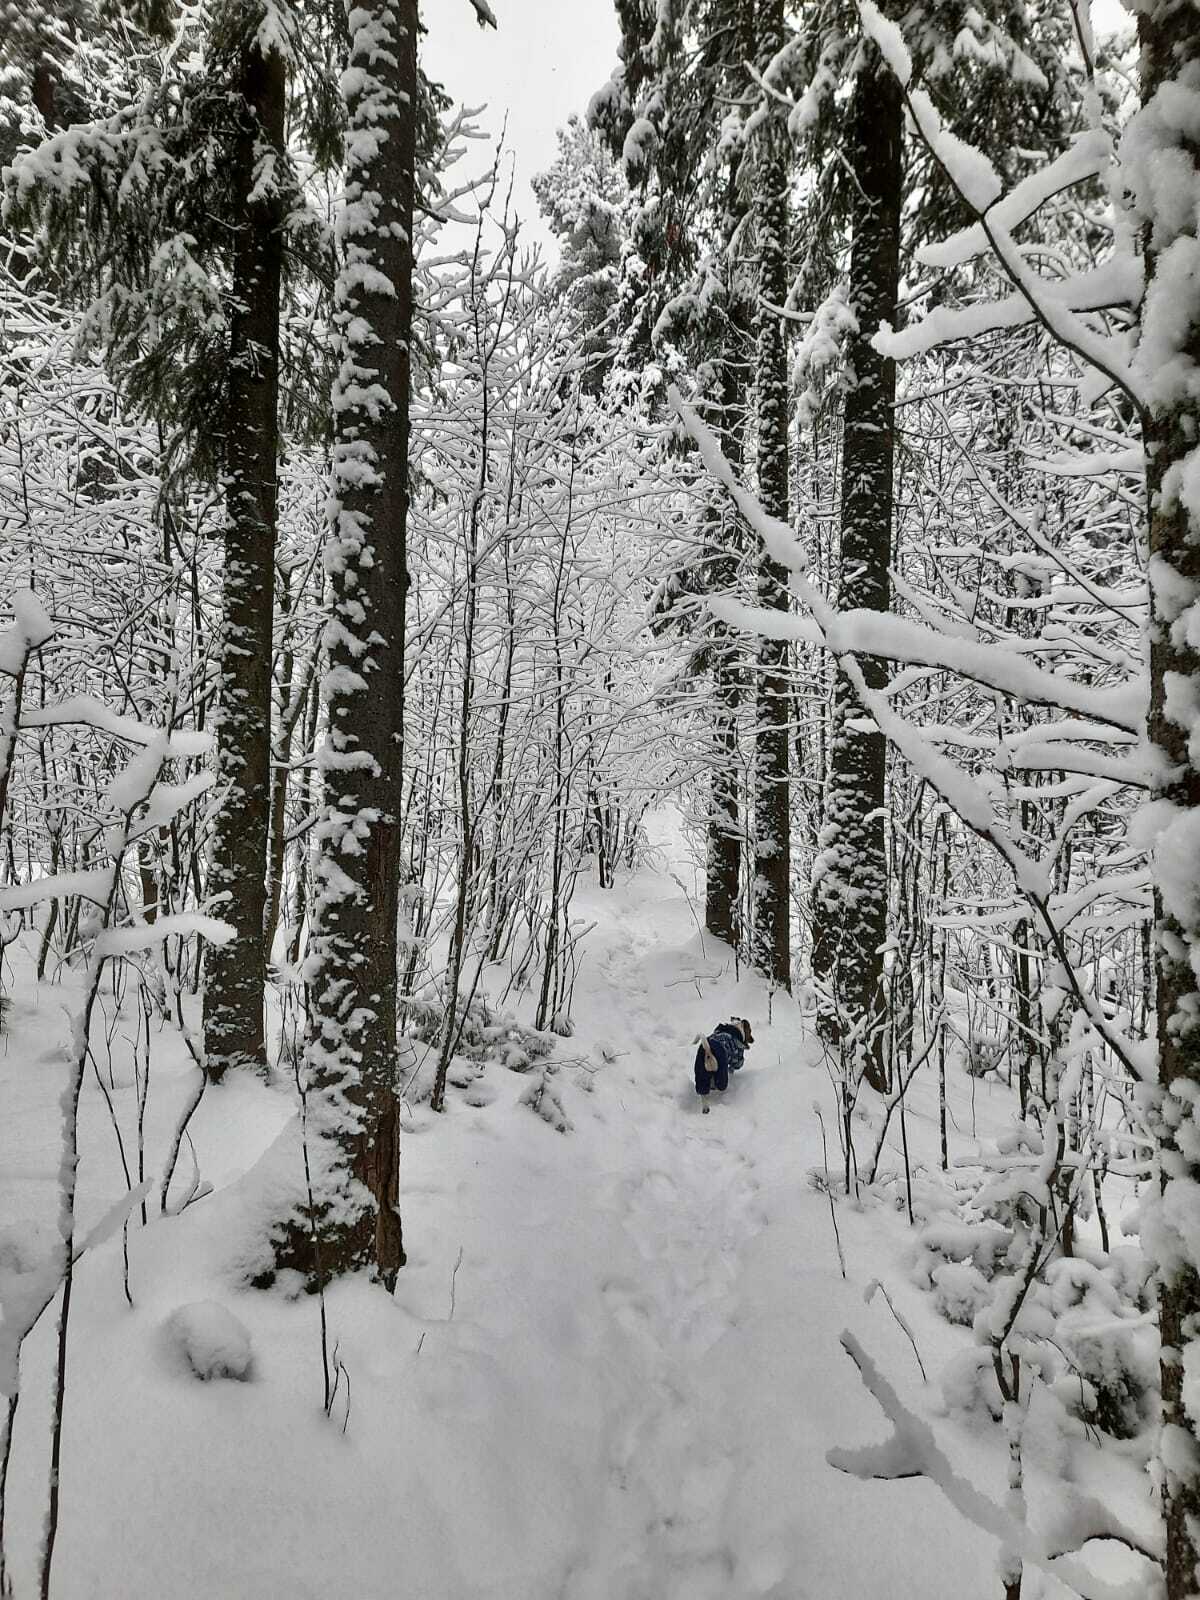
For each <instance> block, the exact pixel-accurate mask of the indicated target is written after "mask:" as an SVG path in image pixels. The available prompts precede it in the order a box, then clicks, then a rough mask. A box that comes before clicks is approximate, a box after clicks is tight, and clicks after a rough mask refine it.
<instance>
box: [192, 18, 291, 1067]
mask: <svg viewBox="0 0 1200 1600" xmlns="http://www.w3.org/2000/svg"><path fill="white" fill-rule="evenodd" d="M285 91H286V75H285V70H284V63H283V60H282V58H281V57H280V55H279V53H278V51H275V50H270V51H268V52H267V53H265V54H264V52H263V50H262V48H261V47H260V45H259V44H258V42H257V41H256V40H251V41H249V42H247V44H246V46H245V47H244V51H243V54H242V56H241V60H240V70H239V83H238V94H239V96H240V97H241V99H242V100H244V102H245V121H244V127H243V130H242V133H241V137H240V138H239V140H238V144H237V149H236V153H235V158H234V179H233V181H234V183H235V184H236V188H237V194H238V198H239V201H240V204H239V205H238V207H237V209H238V210H239V211H240V212H241V214H242V216H243V218H244V221H243V225H242V228H241V231H240V233H239V234H238V238H237V241H236V244H235V248H234V261H233V282H232V300H233V303H234V310H233V314H232V316H231V319H230V348H229V387H228V396H227V401H226V418H227V426H228V436H227V439H226V442H225V448H224V462H225V500H226V526H225V569H224V580H223V588H222V632H221V662H220V670H221V685H220V702H219V711H218V718H217V726H218V730H219V733H218V747H219V757H218V760H219V771H220V777H221V781H222V783H223V785H224V786H225V789H226V793H225V801H224V805H223V806H222V808H221V811H220V813H219V815H218V819H217V825H216V834H215V838H214V840H213V853H212V864H211V867H210V869H209V892H210V895H211V896H214V897H216V896H223V897H224V898H221V899H214V904H215V905H216V906H217V907H218V909H219V911H220V914H221V916H222V917H223V918H224V919H225V920H226V921H228V922H230V923H232V925H233V926H234V927H235V928H236V929H237V937H236V938H235V939H233V940H231V941H230V943H229V944H227V945H225V946H223V947H221V948H214V949H212V950H210V951H209V954H208V961H207V966H206V985H205V1016H204V1033H205V1048H206V1051H207V1056H208V1070H209V1073H210V1076H211V1077H212V1078H213V1079H215V1080H217V1081H219V1080H220V1079H221V1078H222V1077H223V1076H224V1074H225V1073H226V1072H227V1071H228V1070H229V1069H230V1068H231V1067H237V1066H249V1067H256V1068H258V1069H260V1070H263V1071H265V1070H266V1043H265V1038H264V1031H263V990H264V987H265V982H266V956H265V951H264V947H263V915H264V910H265V905H266V888H265V884H266V874H267V826H268V814H269V809H270V776H271V623H272V599H273V595H274V584H275V528H276V514H277V503H278V445H279V441H278V421H277V416H278V399H279V289H280V271H281V266H282V260H283V236H282V221H283V218H282V208H281V204H280V197H279V191H278V188H277V187H276V181H275V178H274V176H273V174H277V173H278V171H279V168H280V165H281V163H282V152H283V145H284V104H285Z"/></svg>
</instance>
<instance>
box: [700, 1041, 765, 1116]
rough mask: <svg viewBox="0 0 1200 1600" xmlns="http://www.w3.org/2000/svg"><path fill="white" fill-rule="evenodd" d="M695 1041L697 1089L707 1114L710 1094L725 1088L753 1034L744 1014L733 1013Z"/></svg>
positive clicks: (743, 1055)
mask: <svg viewBox="0 0 1200 1600" xmlns="http://www.w3.org/2000/svg"><path fill="white" fill-rule="evenodd" d="M697 1042H698V1044H699V1049H698V1050H697V1051H696V1067H695V1073H696V1093H697V1094H698V1095H699V1096H700V1098H701V1100H703V1102H704V1105H703V1110H704V1113H705V1115H706V1116H707V1114H708V1110H709V1102H708V1097H709V1095H710V1094H711V1093H712V1091H713V1090H714V1089H715V1090H716V1091H717V1093H718V1094H723V1093H724V1092H725V1090H726V1089H728V1087H729V1075H730V1073H731V1072H737V1071H738V1070H739V1068H740V1067H741V1065H742V1063H743V1062H744V1061H745V1059H746V1051H747V1050H749V1048H750V1046H751V1045H752V1044H753V1043H754V1035H753V1033H752V1032H751V1031H750V1023H749V1022H748V1021H747V1019H746V1018H745V1017H734V1018H733V1020H732V1021H731V1022H722V1023H721V1024H720V1026H719V1027H717V1028H714V1029H713V1031H712V1032H711V1033H710V1034H709V1035H708V1036H707V1038H703V1039H700V1040H698V1041H697Z"/></svg>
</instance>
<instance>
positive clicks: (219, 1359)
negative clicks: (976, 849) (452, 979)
mask: <svg viewBox="0 0 1200 1600" xmlns="http://www.w3.org/2000/svg"><path fill="white" fill-rule="evenodd" d="M163 1337H164V1339H165V1341H166V1344H167V1348H168V1349H169V1350H170V1351H171V1352H172V1353H173V1354H174V1355H175V1356H176V1357H177V1358H178V1359H179V1360H180V1361H181V1362H183V1363H186V1365H187V1366H188V1368H190V1370H191V1372H192V1374H193V1376H194V1377H197V1378H199V1379H200V1380H201V1382H203V1383H207V1382H208V1381H209V1380H210V1379H212V1378H234V1379H236V1380H237V1381H238V1382H241V1383H245V1382H246V1380H247V1379H249V1378H250V1377H251V1375H252V1371H253V1366H254V1351H253V1346H252V1344H251V1340H250V1330H249V1329H248V1328H247V1327H246V1325H245V1323H244V1322H242V1321H241V1319H240V1318H239V1317H235V1316H234V1314H233V1312H232V1311H230V1310H229V1308H228V1307H227V1306H223V1305H221V1303H220V1301H218V1300H197V1301H194V1302H193V1303H192V1304H191V1305H186V1306H180V1307H179V1308H178V1309H177V1310H175V1311H172V1313H171V1315H170V1316H169V1317H168V1318H167V1319H166V1321H165V1322H164V1323H163Z"/></svg>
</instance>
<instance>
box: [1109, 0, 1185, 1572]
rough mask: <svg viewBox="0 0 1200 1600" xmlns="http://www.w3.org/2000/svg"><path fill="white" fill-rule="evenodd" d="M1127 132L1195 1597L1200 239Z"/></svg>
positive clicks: (1157, 0) (1164, 1145)
mask: <svg viewBox="0 0 1200 1600" xmlns="http://www.w3.org/2000/svg"><path fill="white" fill-rule="evenodd" d="M1138 31H1139V38H1140V42H1141V47H1142V97H1143V101H1144V108H1143V110H1142V111H1141V112H1140V113H1139V114H1138V118H1137V121H1138V122H1139V123H1141V124H1142V127H1143V129H1144V128H1145V123H1146V122H1149V123H1150V124H1151V129H1152V131H1151V133H1150V138H1151V139H1152V140H1153V141H1154V145H1153V147H1154V148H1155V149H1160V150H1161V154H1158V155H1156V156H1155V158H1154V159H1155V160H1156V161H1157V162H1159V163H1165V162H1166V161H1167V159H1168V157H1167V147H1170V146H1174V147H1175V150H1176V151H1177V153H1178V157H1182V158H1183V159H1182V161H1181V162H1180V166H1181V168H1182V171H1181V173H1180V176H1179V177H1178V180H1177V185H1178V189H1179V192H1180V193H1184V192H1186V190H1187V186H1189V185H1190V187H1191V190H1192V192H1195V190H1196V188H1197V186H1198V185H1200V139H1198V138H1197V137H1196V135H1195V132H1194V123H1187V122H1184V121H1182V120H1181V119H1179V118H1178V115H1177V113H1175V112H1172V111H1166V112H1165V114H1164V115H1163V116H1162V117H1161V119H1160V118H1159V116H1158V108H1157V106H1156V104H1155V96H1156V95H1158V93H1159V91H1161V90H1163V89H1164V88H1168V87H1169V86H1175V87H1177V89H1178V92H1180V93H1184V92H1185V91H1184V90H1183V89H1182V87H1181V86H1182V85H1183V84H1186V85H1188V88H1187V90H1186V93H1189V94H1194V92H1195V84H1196V79H1197V74H1198V73H1200V12H1198V11H1197V10H1196V8H1195V7H1194V6H1193V5H1190V4H1183V3H1180V0H1149V3H1148V4H1147V5H1146V6H1145V7H1144V8H1143V9H1142V11H1141V14H1140V16H1139V18H1138ZM1185 130H1186V131H1185ZM1127 137H1128V136H1127ZM1142 138H1143V139H1144V138H1145V133H1144V132H1143V133H1142ZM1130 142H1131V143H1132V144H1133V150H1134V158H1135V159H1134V182H1135V185H1136V186H1137V187H1138V188H1139V189H1141V190H1142V191H1143V192H1141V193H1140V194H1139V196H1138V198H1139V200H1140V202H1141V206H1142V214H1143V218H1144V220H1145V221H1146V222H1147V224H1148V226H1147V229H1146V277H1147V289H1146V299H1145V302H1144V304H1143V310H1142V321H1143V328H1144V329H1145V330H1146V331H1147V333H1150V334H1152V337H1153V347H1154V349H1155V352H1156V365H1155V369H1154V370H1152V371H1149V372H1146V373H1145V374H1144V376H1145V380H1146V382H1147V383H1148V385H1149V391H1150V392H1149V396H1148V406H1147V411H1146V414H1145V416H1144V419H1143V426H1144V437H1145V445H1146V460H1147V471H1146V487H1147V495H1148V502H1149V509H1150V578H1151V590H1152V599H1153V619H1152V626H1151V631H1150V682H1151V698H1150V725H1149V731H1150V737H1151V739H1152V741H1153V743H1154V744H1155V745H1156V746H1157V748H1158V750H1159V751H1160V752H1161V756H1162V766H1163V770H1164V771H1165V772H1166V773H1168V777H1167V778H1166V780H1165V781H1164V782H1163V783H1162V785H1161V787H1160V789H1159V792H1158V796H1157V798H1158V800H1159V804H1160V807H1161V820H1162V821H1163V824H1164V826H1163V831H1162V833H1161V834H1160V835H1159V837H1158V841H1157V845H1156V851H1155V920H1156V930H1155V932H1156V944H1157V959H1156V967H1157V995H1156V1005H1157V1014H1158V1051H1159V1083H1160V1096H1161V1104H1160V1107H1159V1112H1160V1114H1159V1117H1158V1127H1159V1130H1160V1139H1161V1172H1162V1201H1161V1204H1160V1206H1159V1207H1158V1208H1157V1210H1156V1212H1155V1213H1154V1214H1152V1215H1151V1216H1150V1217H1149V1218H1147V1225H1146V1226H1145V1229H1144V1238H1145V1240H1146V1242H1147V1245H1148V1247H1149V1249H1150V1252H1151V1255H1152V1256H1153V1258H1154V1259H1155V1260H1156V1263H1157V1266H1158V1282H1159V1321H1160V1328H1161V1335H1162V1357H1161V1365H1162V1420H1163V1449H1162V1457H1161V1466H1162V1501H1163V1514H1164V1517H1165V1520H1166V1562H1165V1575H1166V1595H1167V1600H1193V1597H1194V1596H1196V1595H1197V1594H1198V1593H1200V1570H1198V1562H1200V1415H1198V1414H1197V1411H1196V1407H1195V1400H1194V1398H1193V1399H1192V1405H1191V1408H1189V1405H1188V1403H1187V1399H1188V1397H1187V1395H1186V1391H1185V1382H1184V1380H1185V1369H1186V1368H1190V1369H1191V1371H1192V1373H1193V1375H1194V1373H1195V1370H1196V1367H1195V1363H1196V1360H1197V1357H1198V1355H1200V1345H1198V1344H1197V1332H1198V1330H1200V1260H1198V1259H1197V1251H1196V1247H1195V1239H1194V1231H1193V1229H1192V1227H1191V1225H1190V1221H1189V1220H1188V1219H1190V1217H1191V1215H1192V1212H1193V1208H1194V1199H1193V1195H1194V1192H1195V1185H1196V1183H1197V1182H1200V1128H1198V1127H1197V1121H1198V1119H1197V1105H1198V1104H1200V985H1198V982H1197V972H1198V971H1200V891H1198V878H1200V709H1198V708H1200V600H1198V599H1197V598H1196V596H1197V595H1200V503H1198V501H1197V496H1196V494H1195V491H1194V489H1192V490H1191V492H1190V493H1189V485H1188V482H1187V478H1186V476H1184V473H1185V469H1186V468H1187V467H1192V466H1193V464H1194V462H1195V459H1196V443H1195V434H1196V426H1195V424H1196V404H1195V400H1194V398H1193V395H1194V385H1195V380H1196V374H1197V372H1198V371H1200V311H1198V310H1197V307H1196V300H1195V293H1194V289H1192V290H1189V291H1186V292H1185V291H1184V289H1183V283H1184V280H1183V279H1182V278H1181V275H1180V266H1181V263H1183V262H1193V261H1194V259H1195V255H1196V252H1197V250H1198V249H1200V239H1198V230H1197V223H1196V212H1195V207H1194V206H1189V207H1179V208H1177V210H1176V212H1175V214H1173V215H1172V214H1171V213H1170V208H1169V207H1165V206H1164V207H1163V208H1162V214H1161V215H1157V216H1156V215H1154V205H1155V202H1156V201H1157V198H1158V196H1157V192H1154V193H1149V192H1145V191H1149V190H1150V187H1151V186H1150V184H1149V182H1148V181H1146V178H1145V174H1144V169H1143V170H1139V168H1140V167H1141V163H1144V162H1146V161H1147V160H1148V157H1147V156H1146V154H1145V153H1144V152H1145V150H1146V148H1147V146H1145V145H1144V144H1139V143H1138V141H1137V140H1135V139H1131V140H1130ZM1178 157H1177V158H1178ZM1188 166H1190V171H1187V167H1188ZM1164 170H1167V169H1166V168H1165V167H1164ZM1171 170H1174V169H1173V168H1172V169H1171ZM1139 179H1140V180H1141V182H1140V183H1139V182H1138V180H1139ZM1189 270H1191V271H1192V272H1193V274H1194V268H1191V269H1189ZM1167 344H1169V346H1170V347H1171V349H1172V351H1173V359H1172V360H1170V361H1167V360H1166V359H1165V354H1166V352H1165V349H1164V345H1167ZM1193 470H1194V467H1193ZM1189 1387H1193V1388H1194V1376H1193V1382H1192V1385H1190V1386H1189Z"/></svg>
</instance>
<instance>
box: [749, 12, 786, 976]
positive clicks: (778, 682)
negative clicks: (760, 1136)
mask: <svg viewBox="0 0 1200 1600" xmlns="http://www.w3.org/2000/svg"><path fill="white" fill-rule="evenodd" d="M783 38H784V20H783V0H760V5H759V22H758V57H759V61H760V62H761V63H762V64H763V65H764V66H766V65H767V64H768V63H769V62H770V61H771V60H772V59H773V58H774V56H775V55H776V54H777V53H778V51H779V50H780V49H781V48H782V46H783ZM758 138H759V140H760V141H761V142H760V148H759V152H758V156H757V165H756V171H755V181H754V187H755V223H756V228H755V233H756V239H757V246H758V257H759V280H758V313H757V321H758V395H757V402H758V403H757V421H758V494H759V499H760V501H761V502H762V506H763V509H764V511H766V512H767V514H768V515H769V516H772V517H776V518H778V519H779V521H780V522H785V523H786V522H787V521H788V487H789V484H788V374H787V347H786V344H785V341H784V333H783V322H782V318H781V316H780V311H779V308H780V307H782V305H783V304H784V302H785V300H786V299H787V292H788V259H787V192H788V183H789V176H790V174H789V166H788V146H787V141H786V139H785V136H784V132H783V129H782V127H780V126H778V119H777V118H773V119H772V121H771V123H769V124H768V126H767V127H765V128H763V129H762V130H760V132H759V135H758ZM758 601H759V604H760V605H762V606H765V607H768V608H770V609H772V610H779V611H786V610H787V607H788V589H787V573H786V571H785V569H784V568H783V567H781V566H780V565H779V563H778V562H777V561H773V560H772V559H771V557H770V556H768V555H767V554H766V552H765V551H764V552H762V554H761V555H760V557H759V564H758ZM790 709H791V681H790V674H789V670H788V647H787V643H786V641H784V640H782V639H764V640H763V641H762V642H761V643H760V645H759V647H758V681H757V695H756V716H757V725H758V728H757V734H756V737H755V752H754V758H755V772H754V879H755V883H754V959H755V962H756V964H757V966H758V967H759V968H760V970H761V971H762V972H763V973H764V974H765V975H766V977H767V978H768V979H769V980H770V982H771V983H772V984H774V985H778V987H779V988H781V989H790V988H791V978H792V954H791V807H790V798H791V791H790V782H789V780H790V753H791V741H790V739H789V738H788V722H789V713H790Z"/></svg>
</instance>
